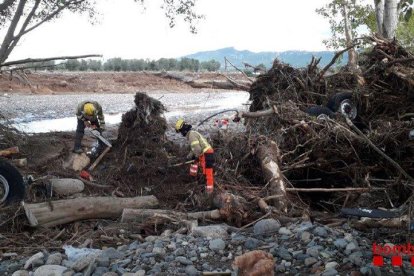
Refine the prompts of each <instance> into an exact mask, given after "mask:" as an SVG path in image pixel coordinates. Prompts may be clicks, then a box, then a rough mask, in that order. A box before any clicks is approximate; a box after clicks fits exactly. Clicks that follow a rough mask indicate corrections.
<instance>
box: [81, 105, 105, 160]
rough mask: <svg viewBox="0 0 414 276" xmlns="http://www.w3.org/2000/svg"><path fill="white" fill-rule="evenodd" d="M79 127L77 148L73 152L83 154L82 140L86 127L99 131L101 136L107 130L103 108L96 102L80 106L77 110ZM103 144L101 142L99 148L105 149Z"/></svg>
mask: <svg viewBox="0 0 414 276" xmlns="http://www.w3.org/2000/svg"><path fill="white" fill-rule="evenodd" d="M76 117H77V119H78V125H77V127H76V134H75V146H74V148H73V152H75V153H82V152H83V151H82V138H83V135H84V134H85V127H88V128H92V129H96V130H98V131H99V132H100V133H101V134H102V132H103V131H104V130H105V117H104V115H103V112H102V106H101V105H100V104H99V103H98V102H95V101H84V102H81V103H80V104H79V105H78V108H77V110H76ZM103 146H104V145H103V143H102V142H101V141H100V140H99V146H98V148H100V149H102V148H103Z"/></svg>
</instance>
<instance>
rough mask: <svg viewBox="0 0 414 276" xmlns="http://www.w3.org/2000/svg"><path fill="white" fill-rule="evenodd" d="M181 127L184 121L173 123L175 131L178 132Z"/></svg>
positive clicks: (179, 120)
mask: <svg viewBox="0 0 414 276" xmlns="http://www.w3.org/2000/svg"><path fill="white" fill-rule="evenodd" d="M183 125H184V119H178V121H177V122H176V123H175V131H177V132H180V130H181V128H182V127H183Z"/></svg>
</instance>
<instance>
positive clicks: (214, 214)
mask: <svg viewBox="0 0 414 276" xmlns="http://www.w3.org/2000/svg"><path fill="white" fill-rule="evenodd" d="M149 218H157V219H160V220H161V221H171V220H176V221H183V220H200V219H220V218H221V215H220V211H219V210H212V211H205V212H195V213H182V212H176V211H170V210H152V209H129V208H126V209H124V211H123V212H122V218H121V222H137V223H142V222H145V221H147V220H148V219H149Z"/></svg>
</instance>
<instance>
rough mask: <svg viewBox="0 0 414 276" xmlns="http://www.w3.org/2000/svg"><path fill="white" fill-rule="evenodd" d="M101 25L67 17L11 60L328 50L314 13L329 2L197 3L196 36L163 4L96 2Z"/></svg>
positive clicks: (156, 0) (155, 0)
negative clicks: (221, 50) (199, 16)
mask: <svg viewBox="0 0 414 276" xmlns="http://www.w3.org/2000/svg"><path fill="white" fill-rule="evenodd" d="M97 2H98V6H97V7H98V11H99V12H100V13H101V15H100V16H99V17H98V19H99V21H100V22H99V23H98V24H96V25H91V24H90V23H89V21H88V19H87V17H86V16H78V15H73V14H64V16H62V17H61V18H59V19H57V20H56V21H54V22H52V23H48V24H45V25H43V26H42V27H40V28H39V29H37V30H35V31H33V33H31V34H29V35H27V36H26V37H25V38H24V39H23V40H22V42H21V43H20V46H19V47H17V48H16V50H15V52H14V53H13V54H12V56H11V57H10V59H20V58H25V57H46V56H56V55H77V54H89V53H97V54H103V55H104V57H105V58H111V57H122V58H151V59H157V58H160V57H180V56H183V55H186V54H190V53H194V52H198V51H203V50H215V49H218V48H223V47H230V46H234V47H235V48H236V49H239V50H251V51H255V52H257V51H284V50H325V46H324V45H323V44H322V40H323V39H324V38H327V37H328V36H329V24H328V22H327V21H325V20H324V19H323V18H322V17H321V16H319V15H317V14H316V12H315V9H316V8H319V7H321V6H322V5H324V4H326V3H327V2H328V0H296V1H292V0H254V1H253V0H198V2H197V7H198V11H199V12H200V13H202V14H204V15H205V16H206V18H205V19H204V20H202V21H200V22H199V24H198V34H191V33H190V32H189V28H188V26H187V25H186V24H185V23H183V22H182V21H179V22H178V24H177V26H176V27H175V28H173V29H170V28H169V26H168V21H167V19H166V18H165V17H164V14H163V11H162V10H161V9H160V8H159V7H160V6H161V3H162V1H161V0H146V9H145V10H144V9H143V7H142V6H140V5H138V4H136V3H134V2H133V1H132V0H97Z"/></svg>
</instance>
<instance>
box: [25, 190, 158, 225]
mask: <svg viewBox="0 0 414 276" xmlns="http://www.w3.org/2000/svg"><path fill="white" fill-rule="evenodd" d="M23 207H24V210H25V213H26V216H27V218H28V220H29V222H30V225H31V226H33V227H39V226H44V227H53V226H56V225H60V224H65V223H69V222H73V221H78V220H85V219H105V218H118V217H119V216H121V214H122V211H123V210H124V209H126V208H155V207H158V199H157V198H156V197H155V196H142V197H133V198H117V197H84V198H74V199H65V200H57V201H51V202H42V203H32V204H25V203H23Z"/></svg>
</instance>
